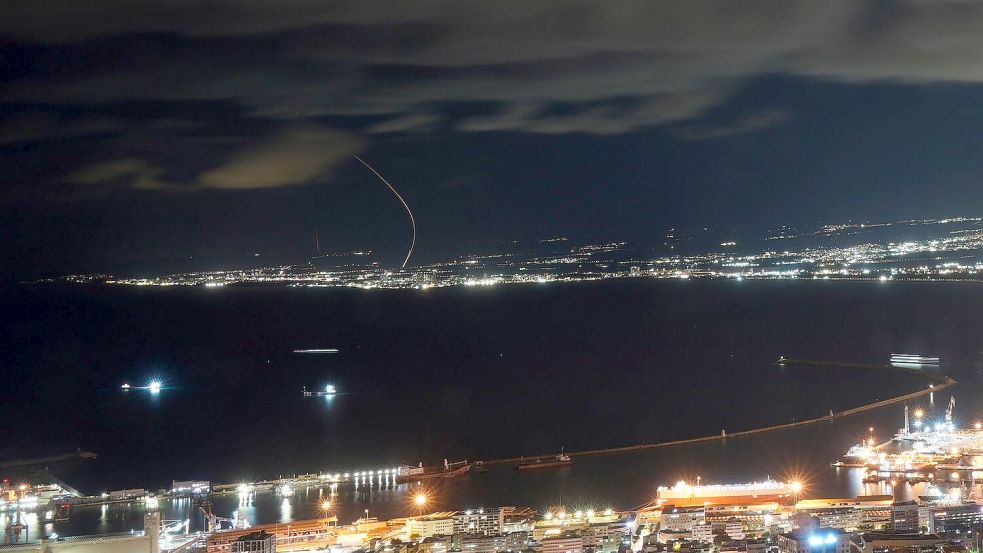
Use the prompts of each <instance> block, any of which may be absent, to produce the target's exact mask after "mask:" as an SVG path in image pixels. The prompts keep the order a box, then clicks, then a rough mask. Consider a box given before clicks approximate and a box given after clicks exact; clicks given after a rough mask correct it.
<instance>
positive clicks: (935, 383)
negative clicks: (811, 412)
mask: <svg viewBox="0 0 983 553" xmlns="http://www.w3.org/2000/svg"><path fill="white" fill-rule="evenodd" d="M778 363H779V364H781V365H805V366H812V367H826V368H842V369H862V370H882V371H891V372H895V373H899V374H907V375H911V376H917V377H919V378H922V379H925V380H928V381H929V382H930V384H929V387H928V388H925V389H923V390H917V391H914V392H911V393H908V394H902V395H899V396H895V397H892V398H888V399H882V400H880V401H875V402H872V403H867V404H864V405H861V406H859V407H853V408H850V409H846V410H843V411H838V412H834V411H832V410H831V411H830V412H829V413H828V414H826V415H823V416H820V417H815V418H811V419H805V420H801V421H794V422H787V423H782V424H775V425H771V426H764V427H760V428H752V429H749V430H739V431H737V432H730V431H727V430H721V431H720V434H713V435H710V436H700V437H696V438H684V439H680V440H669V441H665V442H655V443H648V444H637V445H628V446H620V447H609V448H602V449H586V450H583V451H573V452H568V453H567V455H570V456H571V457H587V456H591V455H612V454H618V453H631V452H634V451H642V450H646V449H658V448H666V447H673V446H680V445H693V444H699V443H706V442H715V441H718V440H726V439H729V438H742V437H747V436H754V435H757V434H764V433H766V432H775V431H778V430H789V429H792V428H800V427H803V426H808V425H812V424H816V423H820V422H828V421H833V420H837V419H842V418H844V417H849V416H852V415H856V414H858V413H863V412H866V411H873V410H874V409H880V408H881V407H887V406H888V405H895V404H898V403H904V402H907V401H910V400H913V399H916V398H919V397H922V396H926V395H929V394H932V393H935V392H938V391H941V390H944V389H946V388H948V387H949V386H952V385H954V384H956V381H955V380H954V379H952V378H950V377H948V376H944V375H940V374H935V373H930V372H927V371H922V370H918V369H913V368H908V367H896V366H893V365H876V364H866V363H841V362H837V361H814V360H808V359H785V358H784V357H783V358H781V359H779V360H778ZM549 455H555V454H553V453H546V454H542V455H538V456H536V455H524V456H521V457H506V458H504V459H490V460H484V461H482V464H484V465H502V464H511V463H518V462H519V461H521V460H522V459H528V458H529V457H547V456H549Z"/></svg>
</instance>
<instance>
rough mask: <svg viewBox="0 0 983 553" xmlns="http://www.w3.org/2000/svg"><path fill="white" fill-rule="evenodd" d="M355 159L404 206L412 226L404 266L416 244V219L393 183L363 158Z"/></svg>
mask: <svg viewBox="0 0 983 553" xmlns="http://www.w3.org/2000/svg"><path fill="white" fill-rule="evenodd" d="M355 159H357V160H358V161H359V162H360V163H361V164H362V165H364V166H366V167H367V168H368V170H369V171H372V173H373V174H374V175H375V176H377V177H379V180H381V181H382V183H383V184H385V185H386V186H388V187H389V190H391V191H392V193H393V194H395V195H396V197H397V198H399V201H400V203H402V204H403V207H404V208H406V213H407V214H408V215H409V216H410V225H412V226H413V241H412V242H410V249H409V251H407V252H406V259H404V260H403V265H402V267H406V264H407V263H408V262H409V260H410V256H411V255H413V248H414V247H415V246H416V219H414V218H413V212H412V211H411V210H410V206H409V205H408V204H407V203H406V200H404V199H403V197H402V196H400V195H399V192H397V191H396V188H394V187H393V185H391V184H389V181H387V180H386V178H385V177H383V176H382V175H380V174H379V172H378V171H376V170H375V169H374V168H373V167H372V166H371V165H369V164H368V163H366V162H365V160H363V159H362V158H360V157H358V156H355Z"/></svg>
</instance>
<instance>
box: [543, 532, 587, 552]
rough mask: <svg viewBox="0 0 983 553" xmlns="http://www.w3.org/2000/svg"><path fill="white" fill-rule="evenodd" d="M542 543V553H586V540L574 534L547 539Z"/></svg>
mask: <svg viewBox="0 0 983 553" xmlns="http://www.w3.org/2000/svg"><path fill="white" fill-rule="evenodd" d="M541 543H542V547H543V550H542V553H583V551H584V538H582V537H581V536H577V535H573V534H564V535H562V536H556V537H554V538H546V539H544V540H543V541H542V542H541Z"/></svg>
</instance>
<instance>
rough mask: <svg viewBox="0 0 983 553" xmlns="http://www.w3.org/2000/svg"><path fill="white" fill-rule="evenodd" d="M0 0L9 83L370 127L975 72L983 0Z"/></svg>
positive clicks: (614, 122) (562, 118) (647, 105)
mask: <svg viewBox="0 0 983 553" xmlns="http://www.w3.org/2000/svg"><path fill="white" fill-rule="evenodd" d="M5 12H6V16H5V17H4V18H3V20H2V21H0V34H2V35H6V36H8V37H10V40H11V41H12V42H9V43H8V46H7V49H8V50H9V52H8V54H10V55H8V56H7V57H8V58H11V57H16V58H18V59H20V58H24V57H28V58H34V59H35V63H34V64H33V65H32V64H31V63H29V62H22V61H18V62H9V63H8V65H9V69H11V71H10V74H11V75H12V77H10V78H8V80H7V82H6V83H5V86H4V90H3V92H2V93H0V98H2V99H4V100H6V101H8V102H13V101H17V102H27V101H31V102H35V101H43V102H46V103H52V104H65V105H74V106H91V105H97V104H106V103H114V102H115V103H118V102H127V101H202V100H210V101H216V100H221V101H233V102H235V103H236V104H238V105H240V106H242V107H244V108H245V109H246V110H248V111H249V113H251V114H252V115H253V116H255V117H261V118H262V117H266V118H280V119H294V120H306V119H311V118H315V117H325V116H327V117H352V116H360V115H361V116H366V115H378V116H380V119H379V120H377V121H374V122H370V123H367V124H366V126H365V127H363V129H362V130H365V131H368V132H372V133H392V132H406V131H409V132H420V131H427V130H429V129H432V128H434V125H433V123H434V122H436V121H437V120H438V119H442V118H447V117H448V114H446V113H441V112H440V106H441V105H444V104H447V103H461V102H474V103H481V104H483V105H485V104H488V103H491V104H493V105H496V106H497V113H492V114H486V115H481V116H478V115H469V116H463V117H460V118H459V120H458V121H457V122H456V123H453V124H452V125H451V127H452V128H454V129H457V130H459V131H464V132H467V131H491V130H500V131H519V132H531V133H548V134H563V133H588V134H598V135H612V134H621V133H626V132H632V131H635V130H638V129H642V128H646V127H654V126H660V125H666V124H673V123H677V122H680V121H685V120H687V119H695V118H698V117H701V116H703V115H705V114H706V112H707V111H708V110H710V109H712V108H714V107H715V106H717V105H719V104H720V103H721V102H724V101H726V100H727V99H728V98H729V97H730V96H731V94H732V92H733V91H734V90H736V89H739V87H740V86H741V84H742V83H744V82H747V81H748V80H749V79H753V78H755V77H758V76H760V75H763V74H771V73H786V74H792V75H802V76H815V77H822V78H829V79H840V80H848V81H855V80H877V79H892V80H902V81H908V82H933V81H940V80H941V81H971V82H977V81H980V80H983V61H980V60H983V55H981V54H983V39H980V33H979V32H978V30H979V28H981V26H983V5H979V4H975V3H966V2H955V1H953V2H931V3H929V2H917V1H912V2H900V3H892V5H891V6H890V9H888V8H886V7H884V6H883V5H879V4H869V3H864V2H852V1H845V0H830V1H826V2H811V1H791V2H790V1H787V0H773V1H763V2H755V3H751V4H748V3H747V2H739V1H701V0H679V1H668V2H625V1H615V2H603V3H597V2H587V1H582V2H581V1H575V2H563V3H560V4H538V3H529V2H519V1H504V0H503V1H498V2H480V3H461V2H454V1H450V0H429V1H422V2H414V3H412V4H407V3H405V2H398V1H391V2H371V3H362V2H340V1H336V2H333V1H314V0H286V1H283V2H277V3H275V4H274V5H271V4H269V3H268V2H260V1H257V0H238V1H233V2H187V1H179V2H173V1H166V2H165V1H163V0H148V1H146V2H141V3H140V4H138V5H134V4H132V3H130V2H123V1H120V0H117V1H102V2H82V3H79V2H67V1H64V0H56V1H41V2H31V3H15V4H12V5H11V6H8V7H7V9H6V10H5ZM943 36H944V37H945V38H944V40H943V39H941V38H940V37H943ZM27 54H30V55H27ZM15 66H16V67H15ZM14 69H16V70H14ZM529 106H541V109H531V108H530V107H529ZM556 106H561V107H562V109H556ZM79 125H80V123H77V122H66V123H65V124H64V125H63V126H62V128H63V131H62V135H64V136H73V135H75V133H80V132H82V131H79V130H78V129H79ZM84 127H85V126H84V125H82V128H84ZM752 127H753V125H752V126H745V127H744V131H743V132H747V131H750V130H753V128H752ZM14 132H16V133H17V134H20V133H21V131H14ZM5 134H9V133H5ZM30 134H31V132H30V131H28V132H26V133H24V135H30ZM35 134H36V135H37V136H50V135H52V134H53V133H52V131H51V130H45V131H38V132H37V133H35ZM683 134H685V133H683ZM681 136H682V135H681Z"/></svg>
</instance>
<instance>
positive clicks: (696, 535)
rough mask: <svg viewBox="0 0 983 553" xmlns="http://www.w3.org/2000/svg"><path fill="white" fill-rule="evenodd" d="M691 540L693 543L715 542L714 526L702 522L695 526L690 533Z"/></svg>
mask: <svg viewBox="0 0 983 553" xmlns="http://www.w3.org/2000/svg"><path fill="white" fill-rule="evenodd" d="M690 539H691V540H693V541H705V542H709V543H712V542H713V526H712V525H711V524H708V523H706V522H701V523H700V524H697V525H695V526H693V530H692V531H691V532H690Z"/></svg>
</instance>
